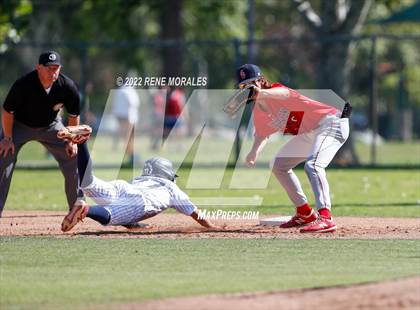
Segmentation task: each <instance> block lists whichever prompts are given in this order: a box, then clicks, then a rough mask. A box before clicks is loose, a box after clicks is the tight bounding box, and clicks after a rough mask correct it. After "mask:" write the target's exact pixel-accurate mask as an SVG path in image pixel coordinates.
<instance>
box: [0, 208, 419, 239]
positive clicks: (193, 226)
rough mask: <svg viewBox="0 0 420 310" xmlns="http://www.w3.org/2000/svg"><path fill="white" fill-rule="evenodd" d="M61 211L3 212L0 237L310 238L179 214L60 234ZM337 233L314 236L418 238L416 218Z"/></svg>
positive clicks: (364, 222) (346, 227)
mask: <svg viewBox="0 0 420 310" xmlns="http://www.w3.org/2000/svg"><path fill="white" fill-rule="evenodd" d="M64 215H65V213H64V212H47V211H5V212H4V213H3V218H1V219H0V236H69V235H71V236H92V237H95V236H101V237H111V238H210V237H211V238H215V237H216V238H273V237H274V238H281V239H300V238H312V237H313V236H314V235H313V234H311V235H308V234H300V233H299V232H298V231H297V229H281V228H278V227H269V226H259V225H258V220H235V221H216V223H217V224H219V225H223V224H226V225H227V227H226V229H225V230H219V231H208V230H206V229H204V228H201V227H200V226H199V225H198V224H197V223H195V221H194V220H193V219H191V218H189V217H187V216H184V215H180V214H160V215H158V216H156V217H154V218H150V219H148V220H146V221H145V222H144V223H146V224H148V225H147V226H146V227H144V228H141V229H136V230H128V229H126V228H124V227H112V226H110V227H108V226H102V225H100V224H98V223H96V222H95V221H93V220H91V219H86V220H85V221H84V222H83V223H80V224H79V225H77V226H76V227H75V228H74V229H73V230H72V231H71V232H69V233H65V234H64V233H62V232H61V231H60V225H61V221H62V219H63V217H64ZM335 220H336V222H337V225H338V231H337V232H336V233H334V234H316V236H317V237H322V238H343V239H353V238H357V239H420V219H418V218H373V217H338V218H335Z"/></svg>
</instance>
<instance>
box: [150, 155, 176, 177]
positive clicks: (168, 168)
mask: <svg viewBox="0 0 420 310" xmlns="http://www.w3.org/2000/svg"><path fill="white" fill-rule="evenodd" d="M142 175H143V176H152V177H159V178H164V179H168V180H170V181H175V178H176V177H177V175H176V174H175V171H174V168H173V166H172V162H171V161H170V160H168V159H166V158H163V157H152V158H150V159H148V160H146V161H145V162H144V166H143V173H142Z"/></svg>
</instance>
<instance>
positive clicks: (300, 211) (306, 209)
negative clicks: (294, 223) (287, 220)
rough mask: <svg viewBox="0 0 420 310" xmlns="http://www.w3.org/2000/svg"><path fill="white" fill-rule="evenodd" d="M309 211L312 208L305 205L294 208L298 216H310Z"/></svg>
mask: <svg viewBox="0 0 420 310" xmlns="http://www.w3.org/2000/svg"><path fill="white" fill-rule="evenodd" d="M311 211H312V208H311V207H310V206H309V204H307V203H305V204H304V205H301V206H300V207H297V208H296V213H297V214H300V215H305V216H306V215H309V214H311Z"/></svg>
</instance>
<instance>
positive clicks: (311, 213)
mask: <svg viewBox="0 0 420 310" xmlns="http://www.w3.org/2000/svg"><path fill="white" fill-rule="evenodd" d="M237 74H238V81H239V84H238V86H239V88H241V89H249V91H248V93H249V95H248V97H246V100H245V101H243V102H250V101H251V102H254V108H253V123H254V126H255V136H254V142H253V145H252V148H251V150H250V152H249V154H248V155H247V156H246V164H247V166H249V167H253V166H254V165H255V163H256V161H257V158H258V154H260V152H261V151H262V150H263V148H264V146H265V144H266V141H267V138H268V137H269V136H270V135H271V134H273V133H275V132H281V133H283V134H290V135H294V137H293V138H291V139H290V140H289V141H288V142H287V143H286V144H285V145H284V146H283V147H282V148H281V149H280V150H279V151H278V153H277V155H276V156H275V158H274V159H273V161H272V171H273V173H274V175H275V176H276V178H277V179H278V181H279V182H280V184H281V185H282V186H283V187H284V189H285V190H286V192H287V194H288V196H289V198H290V200H291V201H292V202H293V204H294V205H295V207H296V213H295V215H294V216H293V217H292V218H291V220H290V221H288V222H286V223H283V224H281V225H280V227H282V228H291V227H300V226H303V227H302V228H301V230H300V232H302V233H317V232H334V231H336V230H337V225H336V224H335V222H334V221H333V218H332V216H331V198H330V192H329V185H328V181H327V177H326V174H325V168H326V167H327V166H328V165H329V163H330V162H331V160H332V159H333V158H334V156H335V154H336V153H337V151H338V150H339V149H340V147H341V146H342V145H343V144H344V142H345V141H346V140H347V138H348V136H349V120H348V118H349V116H350V114H351V106H350V104H348V103H346V105H345V106H344V109H343V111H338V110H337V109H336V108H334V107H332V106H329V105H327V104H324V103H321V102H318V101H315V100H312V99H310V98H308V97H305V96H303V95H302V94H300V93H299V92H297V91H295V90H293V89H290V88H288V87H286V86H284V85H282V84H280V83H272V82H270V81H268V80H267V79H266V78H265V77H264V76H263V75H262V73H261V70H260V69H259V68H258V67H257V66H256V65H253V64H245V65H243V66H241V67H240V68H239V69H238V72H237ZM243 102H242V104H244V103H243ZM229 104H232V103H228V104H227V105H226V107H225V111H226V112H228V113H229V112H232V113H234V112H236V111H238V107H237V106H235V104H233V106H232V105H229ZM304 161H306V163H305V166H304V168H305V172H306V174H307V176H308V178H309V181H310V183H311V186H312V190H313V192H314V195H315V201H316V209H317V210H316V211H315V210H314V209H312V208H311V207H310V206H309V204H308V199H307V198H306V195H305V194H304V192H303V190H302V186H301V184H300V182H299V180H298V178H297V176H296V174H295V173H294V172H293V168H294V167H296V166H297V165H298V164H299V163H301V162H304Z"/></svg>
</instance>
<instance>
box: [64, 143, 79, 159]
mask: <svg viewBox="0 0 420 310" xmlns="http://www.w3.org/2000/svg"><path fill="white" fill-rule="evenodd" d="M66 153H67V155H68V156H69V157H75V156H76V155H77V144H74V143H72V142H67V143H66Z"/></svg>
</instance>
